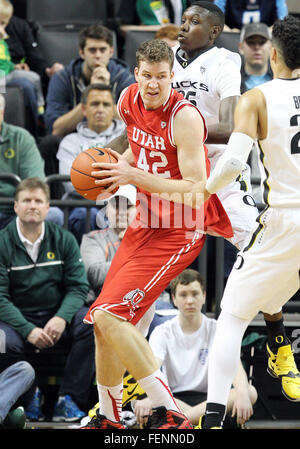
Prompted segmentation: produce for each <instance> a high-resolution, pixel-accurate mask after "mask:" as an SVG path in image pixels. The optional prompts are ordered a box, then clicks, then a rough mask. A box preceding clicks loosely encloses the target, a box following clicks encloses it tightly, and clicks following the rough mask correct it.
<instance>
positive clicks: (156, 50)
mask: <svg viewBox="0 0 300 449" xmlns="http://www.w3.org/2000/svg"><path fill="white" fill-rule="evenodd" d="M141 61H146V62H161V61H166V62H168V63H169V64H170V69H171V70H172V69H173V65H174V53H173V51H172V49H171V47H170V46H169V45H168V44H167V43H166V42H165V41H162V40H160V39H152V40H150V41H146V42H143V43H142V44H141V45H140V46H139V48H138V50H137V52H136V63H137V66H138V67H139V66H140V63H141Z"/></svg>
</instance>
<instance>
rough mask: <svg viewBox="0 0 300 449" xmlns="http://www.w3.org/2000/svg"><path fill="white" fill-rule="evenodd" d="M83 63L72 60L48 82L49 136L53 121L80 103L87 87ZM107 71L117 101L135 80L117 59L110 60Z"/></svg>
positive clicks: (47, 119)
mask: <svg viewBox="0 0 300 449" xmlns="http://www.w3.org/2000/svg"><path fill="white" fill-rule="evenodd" d="M83 62H84V61H83V59H81V58H77V59H74V60H73V61H71V62H70V64H69V65H68V66H66V67H65V68H64V69H63V70H60V71H59V72H57V73H55V74H54V75H53V76H52V78H51V80H50V82H49V86H48V93H47V99H46V104H47V106H46V112H45V122H46V126H47V131H48V133H50V134H51V133H52V126H53V123H54V122H55V120H56V119H57V118H58V117H60V116H62V115H63V114H66V113H67V112H69V111H71V110H72V109H73V108H74V107H75V106H77V105H78V104H79V103H80V98H81V94H82V92H83V91H84V89H85V88H86V87H87V86H88V83H87V82H86V80H85V79H84V77H83V74H82V64H83ZM107 69H108V71H109V72H110V85H111V88H112V90H113V93H114V97H115V101H118V99H119V96H120V93H121V92H122V90H123V89H124V88H125V87H127V86H129V85H130V84H132V83H135V78H134V76H133V74H132V73H131V72H130V69H129V66H128V64H127V63H126V62H124V61H122V60H120V59H117V58H111V59H110V61H109V63H108V67H107Z"/></svg>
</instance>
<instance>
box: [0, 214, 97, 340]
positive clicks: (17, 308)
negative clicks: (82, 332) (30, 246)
mask: <svg viewBox="0 0 300 449" xmlns="http://www.w3.org/2000/svg"><path fill="white" fill-rule="evenodd" d="M88 290H89V286H88V282H87V278H86V273H85V268H84V264H83V262H82V259H81V255H80V251H79V246H78V244H77V242H76V239H75V237H74V236H73V234H71V233H70V232H69V231H67V230H65V229H63V228H62V227H60V226H57V225H55V224H53V223H50V222H48V221H45V235H44V238H43V240H42V243H41V246H40V249H39V254H38V259H37V261H36V263H34V262H33V261H32V259H31V257H30V256H29V255H28V253H27V251H26V248H25V246H24V245H23V243H22V242H21V240H20V238H19V234H18V231H17V226H16V220H13V221H12V222H10V223H9V224H8V225H7V226H6V227H5V228H4V229H2V230H1V231H0V320H1V321H4V322H5V323H7V324H9V325H10V326H11V327H12V328H13V329H15V330H16V331H17V332H18V333H19V334H21V336H22V337H23V338H26V337H27V335H28V334H29V332H31V330H32V329H33V328H34V327H36V326H35V325H34V324H32V323H30V322H29V321H27V319H26V318H25V317H24V315H23V312H27V313H30V312H38V311H48V310H49V311H53V316H54V315H55V316H59V317H61V318H64V319H65V320H66V321H67V322H68V323H70V321H71V320H72V318H73V316H74V315H75V313H76V312H77V311H78V310H79V309H80V308H81V307H82V306H83V305H84V301H85V299H86V296H87V293H88Z"/></svg>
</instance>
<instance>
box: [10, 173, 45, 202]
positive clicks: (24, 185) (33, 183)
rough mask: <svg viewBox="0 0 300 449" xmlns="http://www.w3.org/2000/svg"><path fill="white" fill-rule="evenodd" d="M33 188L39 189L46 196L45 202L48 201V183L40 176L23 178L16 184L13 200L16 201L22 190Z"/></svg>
mask: <svg viewBox="0 0 300 449" xmlns="http://www.w3.org/2000/svg"><path fill="white" fill-rule="evenodd" d="M35 189H41V190H42V191H43V192H44V194H45V196H46V199H47V202H49V201H50V188H49V185H48V184H46V183H45V182H44V181H43V180H42V179H41V178H38V177H34V178H26V179H23V180H22V181H21V182H20V183H19V184H18V185H17V188H16V191H15V201H18V198H19V193H20V192H23V190H35Z"/></svg>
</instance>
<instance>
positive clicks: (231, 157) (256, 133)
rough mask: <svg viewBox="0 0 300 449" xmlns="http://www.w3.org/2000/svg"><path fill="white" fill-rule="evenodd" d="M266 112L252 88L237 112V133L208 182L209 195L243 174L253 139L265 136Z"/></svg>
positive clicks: (232, 136)
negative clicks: (264, 118)
mask: <svg viewBox="0 0 300 449" xmlns="http://www.w3.org/2000/svg"><path fill="white" fill-rule="evenodd" d="M265 109H266V106H265V100H264V96H263V93H262V92H261V91H260V89H253V90H251V91H248V92H246V93H244V94H243V95H242V96H241V98H240V100H239V102H238V104H237V107H236V110H235V115H234V122H235V126H234V131H233V133H232V134H231V136H230V139H229V142H228V145H227V149H226V150H225V151H224V153H223V154H222V156H221V157H220V158H219V160H218V162H217V164H216V167H215V168H214V170H213V171H212V173H211V175H210V177H209V179H208V181H207V183H206V189H207V191H208V192H210V193H216V192H218V191H219V190H221V189H222V188H223V187H225V186H226V185H227V184H230V183H231V182H233V181H234V180H235V179H236V178H237V176H238V175H239V174H240V173H241V172H242V171H243V169H244V167H245V165H246V163H247V159H248V156H249V154H250V151H251V150H252V147H253V143H254V140H255V139H256V138H257V137H261V135H262V134H264V132H263V130H262V127H263V123H262V122H263V120H262V117H263V116H264V111H265Z"/></svg>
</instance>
